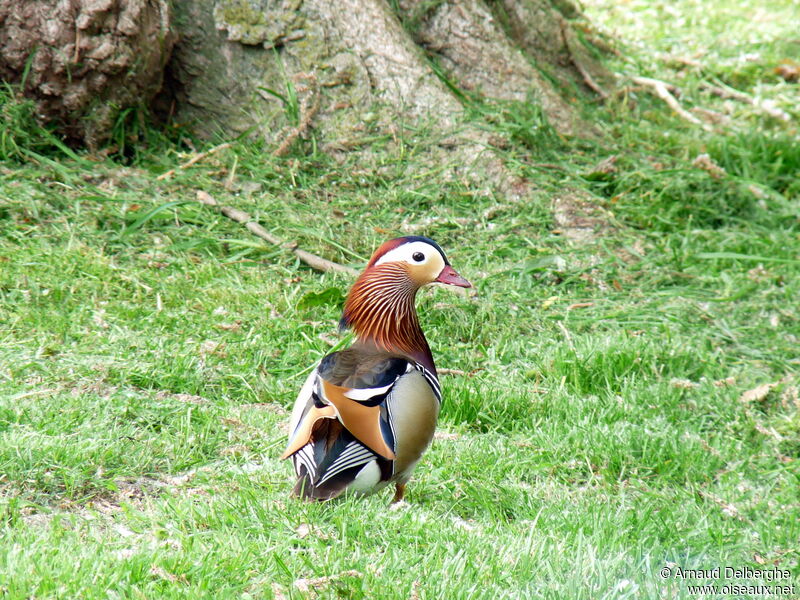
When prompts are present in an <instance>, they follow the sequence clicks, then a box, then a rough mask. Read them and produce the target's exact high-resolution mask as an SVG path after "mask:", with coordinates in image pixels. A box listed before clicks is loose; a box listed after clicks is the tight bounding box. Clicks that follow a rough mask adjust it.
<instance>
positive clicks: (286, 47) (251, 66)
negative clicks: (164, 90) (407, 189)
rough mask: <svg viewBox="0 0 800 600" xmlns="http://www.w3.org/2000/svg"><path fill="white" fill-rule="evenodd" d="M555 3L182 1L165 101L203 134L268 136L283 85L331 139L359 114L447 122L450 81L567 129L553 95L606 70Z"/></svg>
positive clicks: (589, 86)
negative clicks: (530, 109) (534, 110)
mask: <svg viewBox="0 0 800 600" xmlns="http://www.w3.org/2000/svg"><path fill="white" fill-rule="evenodd" d="M560 4H561V5H563V6H562V9H561V10H559V8H557V6H556V4H555V3H554V2H551V1H550V0H488V1H487V2H483V1H481V0H458V1H440V2H430V1H428V0H390V1H389V2H387V1H386V0H336V1H333V0H218V1H217V2H216V3H215V4H214V5H213V6H212V4H211V3H209V2H205V1H203V0H183V1H182V2H180V3H177V4H176V5H175V12H176V15H175V25H176V30H177V31H178V32H179V34H180V41H179V42H178V44H177V45H176V47H175V52H174V55H173V59H172V61H171V63H170V65H169V70H168V77H169V79H168V84H169V85H168V88H169V89H168V92H171V93H173V94H174V96H173V97H172V98H171V99H170V100H171V102H170V103H169V106H171V107H172V109H173V110H174V111H175V112H174V116H175V118H177V119H178V121H179V122H187V123H189V124H190V125H191V126H192V127H193V128H194V129H195V130H196V131H197V132H199V133H201V134H204V135H213V134H222V135H223V136H224V137H230V136H231V135H232V134H234V133H239V132H243V131H246V130H253V129H255V131H258V132H259V133H260V134H262V135H264V136H265V137H267V138H268V139H271V138H273V137H274V136H275V133H276V127H275V125H276V122H279V123H282V124H283V125H291V123H289V122H288V121H289V120H291V119H292V118H295V119H296V115H292V112H291V111H292V110H293V108H292V107H291V106H289V107H286V106H283V105H282V102H281V100H279V99H278V98H277V97H276V96H275V95H273V94H272V92H278V93H280V94H282V95H284V96H285V95H286V94H287V93H290V89H289V88H291V87H292V86H297V87H300V88H301V90H300V91H301V95H302V94H303V93H312V94H317V93H318V94H320V96H321V98H320V110H319V115H317V117H316V119H315V127H316V128H317V129H318V130H321V131H323V132H324V133H323V135H324V137H326V138H328V141H331V142H332V141H334V140H335V139H336V138H346V137H348V133H349V131H350V130H352V129H353V128H356V129H358V128H359V126H363V120H364V115H365V113H366V114H368V116H369V117H371V118H381V119H382V120H385V121H386V123H392V122H395V121H396V118H397V116H398V115H403V116H406V117H419V116H422V115H425V116H427V117H434V118H435V119H438V120H439V121H440V123H441V125H442V126H443V127H447V126H450V125H453V124H454V123H455V120H457V118H458V116H459V115H460V114H461V113H462V111H463V106H462V104H461V102H459V99H458V97H457V95H456V94H454V89H456V90H459V89H460V90H462V91H464V92H465V93H468V94H475V95H478V96H483V97H486V98H492V99H498V100H510V101H526V100H534V101H536V102H538V103H540V104H541V107H542V109H543V111H544V113H545V114H546V115H547V117H548V118H549V120H550V122H551V124H552V125H553V126H554V127H555V128H556V129H557V130H558V131H560V132H562V133H566V134H570V133H573V132H574V131H575V130H576V124H577V117H576V115H575V112H574V110H573V109H572V108H571V106H570V105H569V104H568V102H567V96H569V95H571V94H573V95H574V93H575V91H576V90H577V89H580V88H584V89H585V91H588V92H591V93H603V92H602V90H603V87H604V86H607V85H610V75H609V74H608V73H607V72H606V71H605V69H604V68H603V67H602V66H601V65H600V63H599V62H598V61H597V60H596V59H595V58H594V56H593V53H592V52H591V51H590V49H589V48H587V46H586V45H585V43H584V42H582V41H581V40H579V38H578V36H577V35H576V34H575V32H574V30H573V27H572V24H571V23H570V22H569V21H567V19H566V18H565V17H564V14H563V13H562V11H564V12H566V13H567V15H568V16H570V17H572V18H578V17H579V14H578V12H577V10H575V9H574V7H572V6H571V5H569V4H567V0H561V1H560ZM564 7H566V8H564ZM432 65H433V66H432ZM437 70H438V71H439V74H438V75H437V72H436V71H437ZM444 80H446V81H444ZM554 82H555V84H556V85H557V86H558V88H560V89H557V87H556V85H554ZM310 87H313V88H315V90H316V91H312V90H311V89H308V90H306V88H310ZM267 90H271V92H270V91H267ZM284 113H288V114H284ZM209 115H212V116H213V119H209V118H208V117H209ZM286 117H288V120H287V119H286ZM277 130H280V128H277Z"/></svg>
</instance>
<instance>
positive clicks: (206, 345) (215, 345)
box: [200, 340, 227, 358]
mask: <svg viewBox="0 0 800 600" xmlns="http://www.w3.org/2000/svg"><path fill="white" fill-rule="evenodd" d="M200 354H202V355H203V356H207V355H209V354H214V355H216V356H219V357H221V358H224V357H225V356H227V354H226V352H225V344H224V343H223V342H215V341H214V340H206V341H205V342H203V343H202V344H200Z"/></svg>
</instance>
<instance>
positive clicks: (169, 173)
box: [156, 142, 231, 181]
mask: <svg viewBox="0 0 800 600" xmlns="http://www.w3.org/2000/svg"><path fill="white" fill-rule="evenodd" d="M230 145H231V143H230V142H225V143H224V144H220V145H219V146H214V147H213V148H211V149H210V150H206V151H205V152H200V153H199V154H195V155H194V156H193V157H192V158H190V159H189V160H187V161H186V162H185V163H183V164H182V165H180V166H178V167H177V168H175V169H170V170H169V171H167V172H166V173H162V174H161V175H159V176H158V177H156V181H163V180H165V179H166V178H167V177H171V176H172V175H174V174H175V172H176V171H181V170H183V169H188V168H189V167H191V166H192V165H193V164H195V163H196V162H199V161H201V160H203V159H204V158H205V157H207V156H211V155H212V154H214V153H216V152H219V151H220V150H224V149H225V148H230Z"/></svg>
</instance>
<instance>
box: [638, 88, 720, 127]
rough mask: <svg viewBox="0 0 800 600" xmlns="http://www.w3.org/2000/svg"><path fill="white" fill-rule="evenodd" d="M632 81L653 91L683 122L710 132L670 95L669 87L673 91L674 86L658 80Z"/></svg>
mask: <svg viewBox="0 0 800 600" xmlns="http://www.w3.org/2000/svg"><path fill="white" fill-rule="evenodd" d="M632 81H633V82H634V83H636V84H638V85H642V86H645V87H646V88H649V89H651V90H653V91H654V92H655V93H656V96H658V97H659V98H661V99H662V100H663V101H664V102H665V103H666V104H667V106H669V107H670V108H671V109H672V110H673V111H675V113H676V114H677V115H678V116H679V117H680V118H681V119H683V120H684V121H688V122H689V123H692V124H693V125H699V126H700V127H702V128H703V129H704V130H705V131H711V127H710V126H709V125H707V124H706V123H703V122H702V121H701V120H700V119H698V118H697V117H695V116H694V115H693V114H692V113H690V112H688V111H687V110H686V109H684V108H683V107H682V106H681V104H680V102H678V100H677V99H676V98H675V96H673V95H672V94H671V93H670V87H672V88H673V89H675V88H674V86H670V85H669V84H668V83H665V82H663V81H661V80H659V79H653V78H651V77H634V78H633V79H632Z"/></svg>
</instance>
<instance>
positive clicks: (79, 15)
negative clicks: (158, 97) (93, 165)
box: [0, 0, 174, 147]
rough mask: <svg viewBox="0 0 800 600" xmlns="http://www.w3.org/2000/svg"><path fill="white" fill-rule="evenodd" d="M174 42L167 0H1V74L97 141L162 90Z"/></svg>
mask: <svg viewBox="0 0 800 600" xmlns="http://www.w3.org/2000/svg"><path fill="white" fill-rule="evenodd" d="M173 41H174V35H173V33H172V31H171V29H170V10H169V4H168V2H167V0H60V1H59V0H22V1H20V0H0V79H2V80H3V81H6V82H13V83H17V84H20V85H21V86H22V87H23V88H24V89H23V91H24V93H25V95H26V96H28V97H29V98H32V99H34V100H35V102H36V114H37V116H38V117H39V118H40V119H41V120H42V121H44V122H48V123H52V124H54V125H57V126H58V127H59V129H60V131H61V133H62V134H63V135H64V136H65V137H66V138H67V139H68V140H69V141H73V142H78V143H84V144H86V145H88V146H89V147H94V146H97V145H98V144H100V143H102V142H104V141H106V140H107V139H108V137H109V135H110V133H111V130H112V128H113V126H114V123H115V121H116V120H117V118H118V117H119V115H120V112H121V111H122V110H124V109H126V108H129V107H132V106H137V105H146V104H147V103H148V102H149V101H150V99H151V98H153V96H155V94H156V93H157V92H158V91H159V89H160V88H161V79H162V74H163V71H164V66H165V64H166V62H167V59H168V58H169V56H170V52H171V50H172V43H173Z"/></svg>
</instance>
